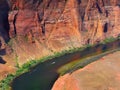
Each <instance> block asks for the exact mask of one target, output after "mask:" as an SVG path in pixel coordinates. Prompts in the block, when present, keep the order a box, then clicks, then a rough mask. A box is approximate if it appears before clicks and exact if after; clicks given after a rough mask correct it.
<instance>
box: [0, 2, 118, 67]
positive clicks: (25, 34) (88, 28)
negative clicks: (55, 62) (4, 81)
mask: <svg viewBox="0 0 120 90" xmlns="http://www.w3.org/2000/svg"><path fill="white" fill-rule="evenodd" d="M0 16H1V17H0V41H1V50H0V52H1V53H3V51H4V52H5V53H4V54H2V56H1V57H2V58H3V59H4V60H5V61H6V62H7V63H6V64H8V65H9V66H12V67H14V66H15V65H16V59H17V63H19V64H20V65H22V64H23V63H26V62H27V61H29V60H32V59H38V58H40V57H42V56H46V55H51V54H54V53H55V52H59V51H62V50H68V49H71V48H77V47H81V46H83V45H87V44H94V43H99V42H100V41H102V40H104V39H105V38H108V37H118V36H120V0H1V1H0Z"/></svg>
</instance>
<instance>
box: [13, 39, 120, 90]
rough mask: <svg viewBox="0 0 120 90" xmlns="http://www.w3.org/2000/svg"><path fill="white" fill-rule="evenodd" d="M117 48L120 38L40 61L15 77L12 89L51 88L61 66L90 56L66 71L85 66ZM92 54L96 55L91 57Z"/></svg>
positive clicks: (119, 45) (119, 47)
mask: <svg viewBox="0 0 120 90" xmlns="http://www.w3.org/2000/svg"><path fill="white" fill-rule="evenodd" d="M117 49H120V40H116V41H114V42H110V43H107V44H99V45H96V46H93V47H89V48H86V49H84V50H83V51H77V52H74V53H69V54H65V55H63V56H61V57H56V58H53V59H51V60H48V61H45V62H42V63H40V64H38V65H37V66H35V67H33V68H32V69H31V70H30V71H29V72H27V73H24V74H22V75H20V76H19V77H17V78H15V79H14V80H13V82H12V84H11V87H12V90H51V88H52V86H53V84H54V82H55V81H56V79H57V78H58V77H59V76H60V73H58V69H60V68H61V67H62V66H64V65H66V64H69V63H71V62H74V61H76V60H79V61H80V60H81V59H83V58H88V57H91V58H92V59H89V60H87V61H85V62H84V60H83V61H82V64H79V65H78V67H77V68H73V69H72V70H69V71H68V72H71V71H73V70H76V69H78V68H79V67H80V66H81V65H82V66H85V65H87V64H89V63H91V62H93V61H96V60H98V59H99V58H101V57H102V56H104V55H106V54H103V55H101V54H102V53H105V52H108V51H116V50H117ZM92 56H97V57H94V58H93V57H92Z"/></svg>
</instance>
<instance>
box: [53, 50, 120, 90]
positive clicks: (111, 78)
mask: <svg viewBox="0 0 120 90" xmlns="http://www.w3.org/2000/svg"><path fill="white" fill-rule="evenodd" d="M119 68H120V51H117V52H114V53H111V54H108V55H106V56H104V57H102V58H100V59H99V60H98V61H95V62H93V63H91V64H89V65H87V66H86V67H84V68H82V69H79V70H77V71H74V72H73V73H68V74H65V75H64V76H61V77H60V78H59V79H58V80H57V81H56V82H55V84H54V86H53V88H52V90H65V89H66V90H120V69H119Z"/></svg>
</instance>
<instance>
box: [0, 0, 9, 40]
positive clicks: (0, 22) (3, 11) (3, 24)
mask: <svg viewBox="0 0 120 90" xmlns="http://www.w3.org/2000/svg"><path fill="white" fill-rule="evenodd" d="M9 9H10V7H9V4H8V2H7V0H0V37H2V38H3V40H4V41H5V42H8V41H9V21H8V13H9Z"/></svg>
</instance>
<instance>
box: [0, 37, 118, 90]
mask: <svg viewBox="0 0 120 90" xmlns="http://www.w3.org/2000/svg"><path fill="white" fill-rule="evenodd" d="M114 40H116V39H114V38H112V39H106V40H105V41H104V44H105V43H109V42H112V41H114ZM106 41H107V42H106ZM93 46H95V45H87V46H85V47H82V48H73V49H70V50H65V51H63V52H60V53H54V55H53V56H47V57H43V58H42V59H40V60H31V61H29V62H28V63H26V64H24V65H23V66H21V67H19V66H18V70H17V71H16V73H15V74H10V75H8V76H7V78H6V79H4V80H2V81H1V85H0V86H1V87H0V88H2V90H9V89H10V87H9V85H10V82H11V81H12V80H13V79H14V78H15V77H18V76H19V75H21V74H23V73H25V72H28V71H29V70H30V69H31V67H34V66H36V65H37V64H38V63H41V62H45V61H46V60H50V59H52V58H55V57H60V56H63V55H65V54H67V53H73V52H77V51H82V50H84V49H85V48H88V47H93Z"/></svg>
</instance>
